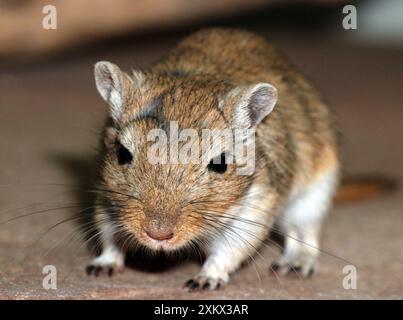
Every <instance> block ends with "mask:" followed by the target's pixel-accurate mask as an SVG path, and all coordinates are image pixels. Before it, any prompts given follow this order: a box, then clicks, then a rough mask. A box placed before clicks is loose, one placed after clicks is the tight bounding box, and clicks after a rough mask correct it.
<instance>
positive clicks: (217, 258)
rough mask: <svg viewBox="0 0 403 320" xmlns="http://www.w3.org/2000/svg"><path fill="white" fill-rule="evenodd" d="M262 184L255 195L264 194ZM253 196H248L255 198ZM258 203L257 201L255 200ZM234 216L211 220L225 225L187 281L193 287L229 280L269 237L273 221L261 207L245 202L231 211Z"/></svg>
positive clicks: (211, 287)
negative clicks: (203, 259)
mask: <svg viewBox="0 0 403 320" xmlns="http://www.w3.org/2000/svg"><path fill="white" fill-rule="evenodd" d="M256 191H259V190H258V188H256V187H254V188H251V191H250V194H251V195H252V194H253V197H261V194H260V193H259V192H256ZM253 197H248V198H247V199H250V200H252V201H253V200H254V199H253ZM255 203H256V202H255ZM229 214H230V215H231V216H230V217H231V218H230V219H227V220H223V221H221V222H217V223H216V222H211V223H210V225H211V224H215V225H221V226H222V228H220V230H219V232H217V233H218V234H217V235H216V237H215V238H214V240H213V241H212V243H211V244H210V246H209V248H208V256H207V259H206V261H205V262H204V264H203V266H202V269H201V271H200V272H199V273H198V274H197V275H196V276H194V277H193V278H192V279H190V280H189V281H188V282H186V284H185V287H186V288H188V289H189V290H190V291H193V290H215V289H218V288H220V287H221V286H223V285H224V284H226V283H228V281H229V278H230V274H231V273H232V272H234V271H236V269H238V268H239V266H240V265H241V264H242V263H243V262H244V261H245V260H247V259H249V258H253V256H254V255H255V254H256V253H257V251H258V249H259V248H260V247H261V244H262V243H263V242H264V240H265V239H266V237H267V234H268V231H269V230H270V225H269V224H268V222H267V220H268V218H267V215H264V214H262V211H261V210H260V209H259V208H258V207H253V206H250V205H246V204H245V205H244V206H242V207H238V208H237V209H236V210H233V212H232V213H229Z"/></svg>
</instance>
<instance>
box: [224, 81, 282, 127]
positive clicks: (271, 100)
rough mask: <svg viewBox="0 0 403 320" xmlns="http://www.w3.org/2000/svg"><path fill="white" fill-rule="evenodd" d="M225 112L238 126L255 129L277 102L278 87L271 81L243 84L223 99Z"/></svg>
mask: <svg viewBox="0 0 403 320" xmlns="http://www.w3.org/2000/svg"><path fill="white" fill-rule="evenodd" d="M223 103H224V104H225V106H224V114H225V115H226V117H227V118H228V119H232V123H233V125H234V126H235V127H237V128H244V129H253V128H256V126H257V125H258V124H259V123H260V122H261V121H262V120H263V119H264V118H265V117H266V116H267V115H269V114H270V113H271V112H272V111H273V108H274V106H275V105H276V103H277V89H276V88H275V87H274V86H273V85H271V84H269V83H263V82H262V83H258V84H255V85H251V86H241V87H237V88H235V89H233V90H231V91H230V92H229V93H228V94H227V97H226V98H225V100H224V101H223Z"/></svg>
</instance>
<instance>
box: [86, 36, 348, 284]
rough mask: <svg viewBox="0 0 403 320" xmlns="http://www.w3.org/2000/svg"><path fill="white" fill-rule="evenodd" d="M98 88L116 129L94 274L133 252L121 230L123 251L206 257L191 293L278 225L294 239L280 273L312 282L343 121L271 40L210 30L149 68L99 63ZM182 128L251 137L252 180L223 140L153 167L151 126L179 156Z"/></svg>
mask: <svg viewBox="0 0 403 320" xmlns="http://www.w3.org/2000/svg"><path fill="white" fill-rule="evenodd" d="M95 80H96V87H97V89H98V91H99V93H100V94H101V96H102V98H103V99H104V100H105V101H106V102H107V103H108V104H109V107H110V113H109V114H110V122H109V124H108V126H107V128H106V129H105V130H104V132H105V134H104V135H105V136H104V141H105V148H104V150H105V151H104V154H103V162H102V168H101V180H100V181H99V182H98V183H99V185H98V186H99V187H100V189H101V190H104V191H103V192H101V193H100V195H99V196H98V199H97V206H98V209H97V211H96V223H97V227H98V229H99V231H100V239H101V241H102V246H103V248H102V254H101V255H99V256H98V257H96V258H95V259H94V260H93V261H92V262H91V264H90V265H89V267H88V269H87V270H88V272H89V273H98V272H100V271H102V270H107V271H109V272H112V271H113V270H120V269H122V268H123V267H124V258H125V250H126V248H127V245H118V244H117V243H118V241H116V235H117V234H123V235H124V237H126V238H127V239H126V240H127V241H123V243H126V244H127V243H130V244H131V245H134V246H135V245H139V246H143V247H145V248H148V249H149V250H164V251H173V250H181V249H186V248H190V247H192V246H198V248H199V249H200V250H203V251H204V252H205V254H206V261H205V262H204V264H203V266H202V269H201V270H200V272H199V273H198V274H196V275H195V276H194V277H193V278H192V279H191V280H189V281H188V282H187V283H186V286H187V287H188V288H190V289H197V288H202V289H216V288H218V287H219V286H222V285H224V284H225V283H227V282H228V281H229V278H230V274H231V273H233V272H234V271H235V270H236V269H237V268H238V267H239V266H240V265H241V264H242V262H244V261H245V260H247V259H248V258H249V257H251V256H253V255H254V254H255V253H256V250H257V249H258V248H259V247H260V245H261V244H262V242H263V241H264V240H265V239H266V237H267V236H268V233H269V230H270V228H271V227H272V226H273V225H274V224H276V226H278V228H280V229H281V231H282V232H283V233H284V234H285V235H287V236H286V237H285V247H284V251H283V254H282V255H281V256H280V257H279V259H277V260H276V261H275V262H274V263H273V268H275V269H276V271H277V272H278V273H279V274H282V275H285V274H287V273H288V272H289V271H290V270H292V269H294V268H295V269H298V270H299V272H300V275H301V276H304V277H306V276H308V275H310V274H311V273H312V272H314V271H315V268H316V266H317V259H318V254H319V251H320V250H319V235H320V229H321V225H322V221H323V219H324V217H325V215H326V212H327V211H328V209H329V207H330V205H331V202H332V198H333V195H334V193H335V190H336V188H337V185H338V180H339V171H340V168H339V160H338V142H337V135H336V129H335V124H334V120H333V117H332V114H331V112H330V111H329V110H328V108H327V106H326V105H325V104H324V102H323V101H322V100H321V98H320V96H319V94H318V93H317V92H316V90H315V89H314V88H313V87H312V86H311V84H310V83H309V82H308V81H307V80H305V78H304V77H303V76H301V75H300V74H299V73H298V72H296V71H295V70H294V69H293V68H292V67H291V66H290V65H289V64H288V63H287V62H286V61H285V60H284V59H283V57H282V56H281V55H280V54H279V53H278V52H277V51H276V50H275V49H274V48H273V47H272V46H271V45H270V44H269V43H268V42H266V41H265V40H264V39H263V38H261V37H260V36H257V35H255V34H252V33H249V32H244V31H239V30H232V29H207V30H202V31H199V32H197V33H195V34H193V35H191V36H189V37H188V38H186V39H184V40H183V41H182V42H180V43H179V44H178V45H177V46H176V47H175V48H174V49H173V50H172V51H171V52H169V53H168V55H166V56H165V57H164V58H163V59H162V60H161V61H159V62H158V63H156V64H154V65H152V66H150V67H149V68H146V69H145V70H141V71H140V70H133V71H131V72H128V73H126V72H123V71H121V70H120V69H119V67H117V66H116V65H114V64H112V63H110V62H105V61H101V62H98V63H97V64H96V65H95ZM173 122H176V123H177V124H178V128H179V130H182V129H189V128H190V129H194V130H196V131H197V132H200V131H202V130H204V129H211V130H213V129H217V130H226V129H229V130H232V131H233V130H235V129H249V131H248V132H252V133H253V134H254V137H255V141H254V142H255V152H254V154H253V155H252V156H253V158H254V160H255V162H254V170H253V172H250V173H249V174H239V172H238V171H237V163H236V161H235V162H233V163H231V162H229V161H227V159H229V158H231V157H232V156H233V154H231V152H232V151H231V148H229V147H228V145H227V144H225V143H224V144H222V145H221V146H220V147H219V148H215V149H214V150H213V151H211V152H210V153H209V157H210V158H208V160H207V161H206V155H205V154H202V153H200V155H199V157H198V160H199V161H195V162H194V163H188V164H183V163H172V162H170V161H167V162H166V163H165V164H161V163H159V164H155V163H150V161H149V156H148V155H149V148H150V142H149V141H148V138H147V136H148V134H149V132H150V130H153V129H161V130H164V131H165V132H166V133H167V134H168V141H167V143H168V146H167V148H170V147H171V146H170V145H169V144H170V139H169V134H170V127H171V126H172V123H173ZM246 140H248V139H246ZM247 143H249V142H247ZM181 144H183V142H181V143H180V145H181ZM247 146H248V145H247V144H246V145H245V146H244V147H247ZM227 148H228V149H227ZM217 159H219V160H221V162H220V161H213V160H217Z"/></svg>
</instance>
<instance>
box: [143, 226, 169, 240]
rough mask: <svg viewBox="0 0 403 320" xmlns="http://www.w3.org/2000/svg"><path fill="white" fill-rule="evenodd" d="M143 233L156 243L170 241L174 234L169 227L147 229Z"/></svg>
mask: <svg viewBox="0 0 403 320" xmlns="http://www.w3.org/2000/svg"><path fill="white" fill-rule="evenodd" d="M145 232H146V234H147V236H149V237H150V238H151V239H153V240H157V241H164V240H170V239H172V238H173V236H174V233H173V231H172V229H171V228H170V227H162V228H158V227H147V228H146V229H145Z"/></svg>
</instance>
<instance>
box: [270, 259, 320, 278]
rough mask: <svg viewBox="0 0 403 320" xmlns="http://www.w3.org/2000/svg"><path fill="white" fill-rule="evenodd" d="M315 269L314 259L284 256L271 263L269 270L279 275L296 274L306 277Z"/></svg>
mask: <svg viewBox="0 0 403 320" xmlns="http://www.w3.org/2000/svg"><path fill="white" fill-rule="evenodd" d="M316 269H317V262H316V259H314V258H312V259H310V258H309V257H305V259H299V260H295V259H294V260H289V259H287V258H286V257H280V258H279V259H277V260H276V261H274V262H273V263H272V264H271V270H272V271H273V272H275V273H276V274H279V275H280V276H286V275H288V274H297V275H298V276H299V277H302V278H308V277H310V276H312V275H313V274H314V273H315V271H316Z"/></svg>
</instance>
